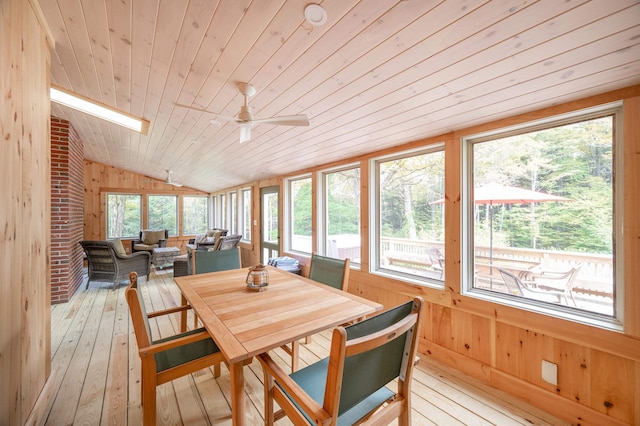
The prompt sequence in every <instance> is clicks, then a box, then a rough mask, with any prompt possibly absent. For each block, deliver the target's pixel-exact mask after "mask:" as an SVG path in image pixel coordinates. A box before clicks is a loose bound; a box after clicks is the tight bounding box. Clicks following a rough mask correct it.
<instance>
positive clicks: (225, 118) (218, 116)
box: [176, 103, 240, 124]
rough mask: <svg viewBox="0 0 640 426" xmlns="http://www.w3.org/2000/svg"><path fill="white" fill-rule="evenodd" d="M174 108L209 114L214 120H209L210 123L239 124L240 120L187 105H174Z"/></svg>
mask: <svg viewBox="0 0 640 426" xmlns="http://www.w3.org/2000/svg"><path fill="white" fill-rule="evenodd" d="M176 106H178V107H181V108H186V109H190V110H192V111H198V112H204V113H205V114H211V115H213V116H214V117H215V119H213V120H211V122H212V123H214V124H215V123H218V124H219V122H220V121H232V122H236V123H237V122H240V120H238V119H237V118H236V117H231V116H229V115H222V114H216V113H215V112H211V111H207V110H206V109H202V108H197V107H193V106H189V105H183V104H178V103H176Z"/></svg>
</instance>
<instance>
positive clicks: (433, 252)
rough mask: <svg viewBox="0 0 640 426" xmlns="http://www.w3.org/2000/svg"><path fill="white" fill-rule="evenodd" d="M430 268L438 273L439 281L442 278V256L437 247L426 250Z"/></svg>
mask: <svg viewBox="0 0 640 426" xmlns="http://www.w3.org/2000/svg"><path fill="white" fill-rule="evenodd" d="M427 254H428V255H429V260H431V267H432V268H433V270H434V271H436V272H440V279H442V277H443V276H444V256H443V255H442V252H441V251H440V249H439V248H438V247H429V248H428V249H427Z"/></svg>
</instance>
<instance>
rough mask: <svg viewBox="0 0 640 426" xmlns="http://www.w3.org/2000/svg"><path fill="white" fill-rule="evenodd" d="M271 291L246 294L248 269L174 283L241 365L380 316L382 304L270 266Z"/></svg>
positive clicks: (231, 358) (225, 351)
mask: <svg viewBox="0 0 640 426" xmlns="http://www.w3.org/2000/svg"><path fill="white" fill-rule="evenodd" d="M268 271H269V286H268V287H267V288H266V289H265V290H263V291H260V292H256V291H251V290H249V289H247V287H246V283H245V279H246V276H247V272H248V268H243V269H234V270H230V271H220V272H211V273H208V274H199V275H188V276H184V277H178V278H175V282H176V283H177V285H178V286H179V287H180V289H181V291H182V294H183V296H184V297H185V298H186V300H187V301H188V302H189V303H190V304H191V306H192V307H193V309H194V310H195V312H196V313H197V314H198V316H199V318H200V320H201V321H202V323H203V324H204V325H205V327H206V328H207V330H208V331H209V333H211V335H212V336H213V339H214V340H215V342H216V344H217V345H218V347H219V348H220V350H221V351H222V353H223V354H224V356H225V358H226V359H227V360H228V361H229V362H231V363H234V362H239V361H242V360H245V359H248V358H250V357H252V356H255V355H258V354H260V353H263V352H266V351H268V350H270V349H274V348H277V347H279V346H281V345H283V344H286V343H289V342H292V341H294V340H298V339H302V338H304V337H306V336H309V335H311V334H314V333H317V332H319V331H322V330H326V329H328V328H331V327H334V326H337V325H339V324H343V323H345V322H348V321H352V320H355V319H358V318H362V317H364V316H367V315H371V314H372V313H374V312H376V311H379V310H381V309H382V308H383V306H382V305H381V304H379V303H376V302H372V301H370V300H367V299H364V298H361V297H358V296H356V295H353V294H350V293H346V292H343V291H340V290H336V289H333V288H331V287H329V286H326V285H323V284H320V283H317V282H314V281H311V280H309V279H307V278H304V277H301V276H299V275H295V274H292V273H289V272H285V271H282V270H279V269H277V268H273V267H269V268H268Z"/></svg>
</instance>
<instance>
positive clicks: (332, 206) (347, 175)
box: [322, 167, 361, 265]
mask: <svg viewBox="0 0 640 426" xmlns="http://www.w3.org/2000/svg"><path fill="white" fill-rule="evenodd" d="M323 176H324V179H323V186H324V199H323V202H322V205H323V206H324V209H323V210H324V220H323V229H324V231H325V232H324V252H325V255H327V256H329V257H334V258H336V259H346V258H349V259H350V261H351V263H352V264H355V265H358V264H360V246H361V239H360V168H359V167H353V168H348V169H342V170H332V171H330V172H325V173H323Z"/></svg>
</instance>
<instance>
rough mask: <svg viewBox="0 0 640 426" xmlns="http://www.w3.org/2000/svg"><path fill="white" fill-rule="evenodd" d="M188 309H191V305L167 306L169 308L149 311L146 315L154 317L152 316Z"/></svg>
mask: <svg viewBox="0 0 640 426" xmlns="http://www.w3.org/2000/svg"><path fill="white" fill-rule="evenodd" d="M189 309H191V305H182V306H176V307H175V308H169V309H163V310H161V311H154V312H149V313H148V314H147V317H149V318H154V317H159V316H162V315H169V314H175V313H177V312H182V311H186V310H189Z"/></svg>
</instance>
